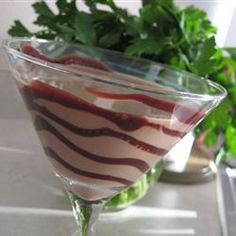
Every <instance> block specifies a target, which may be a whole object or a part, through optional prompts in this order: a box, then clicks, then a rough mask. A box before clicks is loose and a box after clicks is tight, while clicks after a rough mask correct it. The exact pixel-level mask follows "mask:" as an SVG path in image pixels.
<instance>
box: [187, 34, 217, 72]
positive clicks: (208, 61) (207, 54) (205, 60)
mask: <svg viewBox="0 0 236 236" xmlns="http://www.w3.org/2000/svg"><path fill="white" fill-rule="evenodd" d="M216 52H217V50H216V43H215V38H214V37H211V38H209V39H207V40H206V41H205V42H204V43H203V45H202V47H201V48H200V49H199V51H198V55H197V58H196V60H195V61H194V62H193V63H192V65H191V68H192V70H193V72H195V73H197V74H199V75H206V74H211V73H212V72H214V71H215V69H216V68H217V63H218V61H217V60H216V59H215V58H214V54H215V53H216Z"/></svg>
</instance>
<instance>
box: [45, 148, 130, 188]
mask: <svg viewBox="0 0 236 236" xmlns="http://www.w3.org/2000/svg"><path fill="white" fill-rule="evenodd" d="M44 151H45V152H46V153H47V155H48V156H49V157H50V158H52V159H53V160H56V161H57V162H59V163H60V164H61V165H63V166H64V167H65V168H66V169H68V170H70V171H72V172H73V173H75V174H78V175H80V176H83V177H87V178H92V179H100V180H107V181H113V182H118V183H121V184H123V185H126V186H127V185H131V184H133V182H132V181H130V180H127V179H124V178H120V177H115V176H111V175H103V174H96V173H93V172H88V171H84V170H81V169H79V168H76V167H74V166H72V165H71V164H69V163H67V162H66V161H64V160H63V158H61V157H60V156H59V155H58V154H57V153H56V152H54V151H53V150H52V149H51V148H50V147H45V148H44Z"/></svg>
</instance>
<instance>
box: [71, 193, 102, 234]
mask: <svg viewBox="0 0 236 236" xmlns="http://www.w3.org/2000/svg"><path fill="white" fill-rule="evenodd" d="M67 193H68V196H69V199H70V202H71V205H72V209H73V214H74V217H75V219H76V223H77V225H78V227H79V231H78V232H79V236H94V235H96V234H95V230H94V227H95V226H94V223H95V221H96V220H97V219H98V215H99V213H100V212H101V210H102V208H103V205H104V201H94V202H88V201H85V200H83V199H81V198H79V197H78V196H76V195H75V194H74V193H72V192H69V191H68V192H67Z"/></svg>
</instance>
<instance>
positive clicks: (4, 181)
mask: <svg viewBox="0 0 236 236" xmlns="http://www.w3.org/2000/svg"><path fill="white" fill-rule="evenodd" d="M0 189H1V190H0V236H13V235H14V236H69V235H72V233H73V232H74V231H75V230H76V225H75V223H74V220H73V217H72V214H71V211H70V205H69V202H68V200H67V197H66V196H65V193H64V191H63V189H62V187H61V185H60V183H59V181H58V180H57V179H56V177H54V175H53V173H52V171H51V169H50V165H49V163H48V161H47V159H46V157H45V155H44V153H43V151H42V150H41V147H40V144H39V141H38V138H37V136H36V133H35V132H34V129H33V127H32V124H31V122H30V119H29V115H28V113H27V111H26V109H25V107H24V104H23V102H22V100H21V98H20V95H19V93H18V91H17V89H16V86H15V84H14V81H13V79H11V76H10V75H9V72H7V71H0ZM98 227H99V229H100V234H99V235H102V236H111V235H112V236H116V235H117V236H120V235H122V236H132V235H134V236H153V235H157V236H167V235H170V236H176V235H180V236H185V235H195V236H220V235H221V232H220V224H219V218H218V210H217V199H216V184H215V181H212V182H210V183H205V184H200V185H172V184H164V183H157V184H156V185H155V186H154V187H153V189H152V190H151V191H150V192H149V193H148V194H147V195H146V197H145V198H143V199H142V200H141V201H140V202H139V203H138V204H136V205H135V206H132V207H130V208H128V209H127V210H124V211H122V212H119V213H116V214H114V213H113V214H103V216H102V218H101V220H100V222H99V224H98Z"/></svg>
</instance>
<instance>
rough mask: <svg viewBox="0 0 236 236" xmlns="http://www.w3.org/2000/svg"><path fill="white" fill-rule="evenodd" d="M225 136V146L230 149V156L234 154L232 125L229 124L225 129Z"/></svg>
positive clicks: (234, 136) (235, 133) (235, 153)
mask: <svg viewBox="0 0 236 236" xmlns="http://www.w3.org/2000/svg"><path fill="white" fill-rule="evenodd" d="M225 137H226V145H227V148H228V149H229V150H230V154H231V155H232V156H234V157H235V156H236V148H235V147H236V128H234V127H233V126H229V127H227V129H226V133H225Z"/></svg>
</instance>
